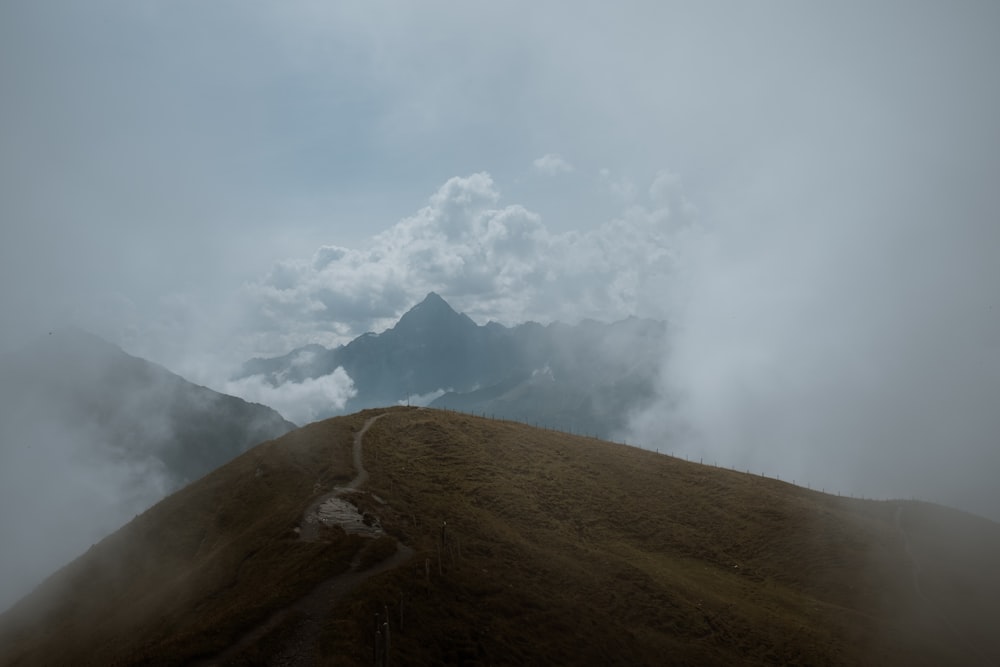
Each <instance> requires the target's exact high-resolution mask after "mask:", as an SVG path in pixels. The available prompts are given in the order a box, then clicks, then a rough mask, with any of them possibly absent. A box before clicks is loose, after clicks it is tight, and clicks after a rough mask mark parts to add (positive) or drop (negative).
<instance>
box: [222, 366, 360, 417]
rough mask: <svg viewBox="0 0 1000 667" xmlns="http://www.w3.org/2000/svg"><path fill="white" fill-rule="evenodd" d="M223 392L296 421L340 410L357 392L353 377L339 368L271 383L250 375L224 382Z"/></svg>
mask: <svg viewBox="0 0 1000 667" xmlns="http://www.w3.org/2000/svg"><path fill="white" fill-rule="evenodd" d="M225 390H226V393H228V394H232V395H234V396H240V397H241V398H243V399H245V400H247V401H252V402H254V403H263V404H264V405H267V406H270V407H272V408H274V409H275V410H277V411H278V412H280V413H281V414H282V415H283V416H284V417H285V419H288V420H290V421H292V422H295V423H296V424H300V425H301V424H308V423H309V422H313V421H316V419H318V418H319V416H320V415H322V414H329V413H330V412H332V411H336V410H342V409H343V408H344V405H345V404H346V403H347V401H348V400H350V399H351V397H353V396H354V395H355V394H356V393H357V392H356V390H355V389H354V381H353V380H351V378H350V376H349V375H348V374H347V372H346V371H345V370H344V369H343V368H339V367H338V368H337V369H335V370H334V371H333V372H332V373H330V374H329V375H324V376H322V377H318V378H307V379H306V380H303V381H302V382H285V383H282V384H279V385H277V386H274V385H272V384H270V383H269V382H268V381H267V380H266V378H265V377H264V376H263V375H252V376H250V377H246V378H241V379H239V380H231V381H230V382H228V383H227V384H226V387H225Z"/></svg>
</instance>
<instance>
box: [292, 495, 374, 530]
mask: <svg viewBox="0 0 1000 667" xmlns="http://www.w3.org/2000/svg"><path fill="white" fill-rule="evenodd" d="M305 521H306V523H307V524H314V525H316V524H321V525H324V526H340V527H341V528H343V529H344V532H346V533H349V534H355V535H363V536H365V537H378V536H380V535H382V534H383V531H382V525H381V524H380V523H379V520H378V518H377V517H375V516H373V515H372V514H369V513H368V512H365V513H362V512H361V511H360V510H359V509H358V508H357V506H356V505H354V503H352V502H351V501H349V500H347V499H346V498H343V497H341V496H333V497H331V498H327V499H325V500H323V501H322V502H321V503H320V504H319V505H318V506H317V507H316V508H315V509H314V511H312V512H309V513H308V514H307V515H306V517H305Z"/></svg>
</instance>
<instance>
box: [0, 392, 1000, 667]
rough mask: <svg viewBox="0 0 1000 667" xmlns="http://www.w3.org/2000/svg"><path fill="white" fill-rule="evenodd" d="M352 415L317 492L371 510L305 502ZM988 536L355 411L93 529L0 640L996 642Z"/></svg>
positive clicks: (899, 647) (694, 467)
mask: <svg viewBox="0 0 1000 667" xmlns="http://www.w3.org/2000/svg"><path fill="white" fill-rule="evenodd" d="M380 414H381V415H383V416H382V417H380V418H379V419H378V420H376V421H374V422H371V423H370V424H368V422H369V420H371V418H372V417H374V416H377V415H380ZM366 424H368V425H369V429H368V431H367V432H366V433H365V434H364V436H363V440H362V444H363V457H364V466H365V468H367V471H368V473H369V474H370V478H369V479H368V480H366V481H364V480H361V481H362V483H361V485H360V488H359V489H358V490H356V491H353V492H352V491H347V490H343V489H341V490H340V491H336V492H335V493H336V495H337V496H338V497H339V499H338V500H334V501H331V502H334V503H341V505H343V504H344V501H345V500H349V501H350V502H351V503H353V504H354V505H356V506H357V507H358V508H359V510H360V514H361V515H364V520H363V521H361V517H358V519H359V522H358V524H357V525H358V526H360V529H361V530H362V531H363V532H364V531H369V532H366V533H365V534H356V533H353V532H352V533H348V532H345V531H344V530H342V529H341V528H339V527H323V526H316V525H312V524H308V523H304V522H303V515H304V513H306V511H307V509H308V508H310V507H311V506H319V502H318V501H321V500H322V501H327V500H328V498H329V497H331V494H332V493H333V492H334V489H335V487H343V486H345V485H347V484H348V482H349V481H350V480H351V479H353V478H354V474H355V470H354V466H353V465H352V458H351V456H352V443H353V441H354V439H355V436H356V435H357V434H358V433H359V431H361V430H362V428H363V427H364V426H365V425H366ZM324 506H325V505H324ZM373 518H374V519H377V521H373ZM445 522H447V525H446V526H444V525H443V524H444V523H445ZM379 524H380V525H381V529H382V531H384V532H382V531H380V530H379ZM345 525H346V524H345ZM352 530H353V528H352ZM998 561H1000V526H998V525H997V524H995V523H992V522H989V521H986V520H984V519H980V518H977V517H973V516H970V515H966V514H962V513H960V512H957V511H953V510H948V509H945V508H941V507H937V506H932V505H926V504H922V503H914V502H895V501H894V502H882V501H861V500H854V499H847V498H838V497H835V496H829V495H824V494H821V493H818V492H815V491H809V490H806V489H802V488H799V487H795V486H792V485H790V484H786V483H783V482H779V481H775V480H771V479H766V478H761V477H758V476H753V475H746V474H742V473H736V472H732V471H728V470H723V469H717V468H713V467H709V466H702V465H698V464H694V463H688V462H686V461H682V460H678V459H675V458H672V457H668V456H662V455H658V454H656V453H653V452H649V451H644V450H639V449H635V448H632V447H627V446H624V445H615V444H610V443H606V442H601V441H597V440H592V439H588V438H582V437H576V436H569V435H565V434H562V433H554V432H550V431H545V430H541V429H536V428H531V427H528V426H524V425H520V424H514V423H505V422H495V421H490V420H486V419H480V418H475V417H470V416H466V415H461V414H454V413H447V412H441V411H435V410H420V409H407V408H396V409H391V410H381V411H378V410H376V411H366V412H363V413H359V414H356V415H351V416H348V417H340V418H336V419H331V420H328V421H324V422H320V423H316V424H312V425H310V426H307V427H305V428H302V429H299V430H297V431H294V432H292V433H290V434H288V435H286V436H284V437H282V438H280V439H278V440H274V441H270V442H267V443H264V444H263V445H260V446H258V447H257V448H255V449H253V450H251V451H249V452H247V453H246V454H244V455H242V456H241V457H239V458H237V459H236V460H234V461H232V462H231V463H229V464H228V465H226V466H224V467H222V468H220V469H219V470H216V471H215V472H213V473H212V474H210V475H208V476H207V477H205V478H203V479H201V480H199V481H198V482H196V483H194V484H192V485H190V486H188V487H187V488H185V489H183V490H182V491H180V492H179V493H177V494H174V495H173V496H170V497H169V498H167V499H166V500H164V501H163V502H161V503H160V504H158V505H156V506H155V507H153V508H152V509H150V510H149V511H148V512H146V513H145V514H143V515H141V516H139V517H137V518H136V519H135V520H133V521H132V522H131V523H129V524H128V525H127V526H125V527H124V528H122V529H121V530H120V531H118V532H117V533H115V534H114V535H112V536H111V537H109V538H107V539H106V540H104V541H103V542H101V543H100V544H98V545H96V546H94V547H93V548H92V549H91V550H90V551H88V552H87V553H86V554H85V555H84V556H82V557H81V558H79V559H78V560H76V561H75V562H74V563H72V564H71V565H70V566H68V567H66V568H65V569H63V570H62V571H60V572H59V573H57V574H56V575H55V576H53V577H52V578H50V579H49V580H48V581H47V582H46V583H45V584H44V585H43V586H41V587H40V588H39V589H38V590H37V591H36V592H35V593H34V594H33V595H32V596H29V597H28V598H25V599H24V600H22V601H21V602H20V603H19V604H18V605H16V606H15V607H14V608H13V609H11V610H10V611H9V612H7V613H6V614H4V615H2V616H0V665H114V664H148V665H177V664H190V663H195V664H205V665H207V664H232V665H243V664H246V665H250V664H284V665H293V664H338V665H339V664H344V665H352V664H353V665H371V664H373V662H374V653H375V651H376V646H378V649H377V650H378V652H379V654H383V653H384V654H385V655H386V657H387V659H386V660H385V661H384V662H385V664H389V665H425V664H427V665H429V664H449V665H450V664H482V665H488V664H492V665H507V664H602V665H603V664H629V665H636V664H691V665H713V664H717V665H733V664H750V665H752V664H800V665H827V664H829V665H864V664H869V665H949V664H955V665H975V664H983V665H989V664H1000V637H998V636H997V633H996V632H995V630H994V629H995V628H996V627H998V625H1000V574H997V573H996V572H995V571H994V568H993V567H992V566H993V565H994V564H995V563H997V562H998ZM387 618H388V629H389V633H388V634H389V637H388V641H385V639H384V638H382V639H380V640H378V641H376V635H375V628H376V625H377V624H378V625H380V626H381V627H383V628H384V627H385V626H384V624H385V623H386V619H387ZM379 636H380V637H382V635H381V634H380V635H379ZM385 647H387V648H385Z"/></svg>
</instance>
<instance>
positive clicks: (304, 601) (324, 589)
mask: <svg viewBox="0 0 1000 667" xmlns="http://www.w3.org/2000/svg"><path fill="white" fill-rule="evenodd" d="M384 416H385V414H384V413H383V414H381V415H376V416H375V417H372V418H370V419H368V421H366V422H365V425H364V426H363V427H362V428H361V430H360V431H358V432H357V433H356V434H355V436H354V447H353V459H354V473H355V474H354V478H353V479H352V480H351V481H350V482H349V483H348V484H347V485H346V486H342V487H337V488H336V489H334V490H333V491H332V492H330V493H327V494H325V495H323V496H322V497H321V498H319V499H318V500H316V501H315V502H313V503H312V504H310V505H309V507H308V508H307V509H306V511H305V513H304V514H303V515H302V525H301V532H300V534H299V535H300V539H302V540H306V541H316V540H318V539H319V525H320V522H319V519H318V513H319V511H320V509H321V506H322V505H323V503H325V502H327V501H329V500H331V499H334V498H339V497H340V496H342V495H344V494H348V493H351V492H353V491H356V490H357V489H359V488H360V487H361V485H363V484H364V483H365V482H367V481H368V471H367V470H365V467H364V463H363V461H362V453H363V451H362V450H363V439H364V435H365V433H366V432H367V431H368V429H369V428H370V427H371V425H372V424H374V423H375V422H376V421H377V420H378V419H381V418H382V417H384ZM312 519H315V520H312ZM412 556H413V549H411V548H410V547H408V546H406V545H405V544H402V543H399V542H397V544H396V551H395V553H393V554H392V555H391V556H389V557H388V558H385V559H383V560H382V561H380V562H378V563H376V564H375V565H372V566H371V567H369V568H368V569H365V570H359V569H358V568H359V567H360V566H361V564H360V559H361V553H360V552H359V553H358V554H357V555H356V556H355V557H354V560H353V561H352V562H351V565H350V568H349V569H348V570H347V571H346V572H343V573H341V574H339V575H337V576H335V577H331V578H330V579H327V580H326V581H324V582H322V583H321V584H319V585H318V586H317V587H316V588H314V589H313V590H312V591H311V592H310V593H308V594H306V595H305V596H303V597H301V598H299V600H297V601H296V602H295V603H293V604H291V605H289V606H288V607H285V608H283V609H279V610H277V611H275V612H274V613H272V614H271V615H270V616H269V617H268V618H266V619H265V620H264V621H263V622H261V623H258V624H257V625H256V626H254V627H253V628H252V629H251V630H250V631H248V632H247V633H245V634H244V635H243V636H241V637H240V638H239V639H238V640H237V641H236V642H235V643H233V644H232V645H231V646H230V647H229V648H227V649H226V650H224V651H223V652H222V653H219V654H218V655H216V656H214V657H213V658H210V659H207V660H201V661H198V662H195V663H192V664H194V665H199V666H200V667H209V666H214V665H224V664H226V663H227V662H229V661H231V660H233V659H234V658H237V657H238V656H239V655H240V654H241V653H242V652H244V651H245V650H247V649H248V648H250V647H251V646H253V645H254V644H256V643H257V642H259V641H261V640H262V639H263V638H264V637H266V636H267V635H268V634H269V633H270V632H272V631H273V630H274V629H275V628H277V627H278V626H279V625H280V624H281V623H282V622H283V621H285V619H287V618H288V617H289V616H290V615H291V614H293V613H296V612H298V613H299V614H302V615H303V616H304V618H303V620H302V621H301V622H300V623H299V624H298V625H297V626H296V628H295V629H294V631H293V632H292V634H291V637H290V638H289V640H288V641H287V642H286V644H285V646H284V648H283V649H282V650H281V651H280V652H279V653H277V654H276V655H274V656H273V657H272V658H271V660H270V661H269V664H271V665H281V666H288V667H290V666H293V665H312V664H314V658H315V654H314V647H315V645H316V642H317V641H318V640H319V636H320V632H321V630H322V629H323V624H324V622H325V619H327V618H328V617H329V616H330V612H331V610H332V609H333V608H334V606H336V604H337V603H338V602H339V601H340V600H342V599H343V598H344V597H345V596H346V595H347V594H349V593H350V592H351V591H353V590H354V589H355V588H357V587H358V586H360V585H361V584H363V583H364V582H365V581H367V580H368V579H369V578H371V577H373V576H375V575H377V574H381V573H383V572H388V571H389V570H392V569H395V568H397V567H399V566H400V565H402V564H403V563H405V562H406V561H407V560H409V559H410V557H412Z"/></svg>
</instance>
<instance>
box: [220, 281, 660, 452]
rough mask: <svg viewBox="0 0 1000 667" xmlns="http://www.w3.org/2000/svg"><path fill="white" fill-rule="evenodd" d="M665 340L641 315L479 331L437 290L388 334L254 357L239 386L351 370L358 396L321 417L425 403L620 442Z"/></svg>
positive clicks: (646, 394) (648, 396) (647, 394)
mask: <svg viewBox="0 0 1000 667" xmlns="http://www.w3.org/2000/svg"><path fill="white" fill-rule="evenodd" d="M665 338H666V325H665V324H664V323H663V322H657V321H653V320H644V319H637V318H629V319H626V320H622V321H620V322H615V323H613V324H604V323H600V322H596V321H593V320H585V321H583V322H581V323H579V324H577V325H575V326H571V325H567V324H561V323H554V324H550V325H548V326H542V325H541V324H537V323H534V322H528V323H525V324H520V325H517V326H514V327H505V326H503V325H500V324H497V323H496V322H488V323H487V324H484V325H477V324H476V323H475V322H473V321H472V320H471V319H470V318H469V317H468V316H466V315H465V314H462V313H458V312H455V310H454V309H453V308H452V307H451V306H450V305H448V303H447V302H446V301H445V300H444V299H443V298H441V297H440V296H439V295H437V294H435V293H433V292H431V293H430V294H428V295H427V297H426V298H425V299H424V300H423V301H422V302H421V303H419V304H417V305H416V306H415V307H413V308H412V309H411V310H410V311H408V312H407V313H406V314H404V315H403V316H402V317H401V318H400V320H399V322H397V323H396V325H395V326H394V327H392V328H391V329H389V330H387V331H384V332H382V333H380V334H375V333H367V334H364V335H362V336H359V337H358V338H356V339H354V340H353V341H351V342H349V343H347V344H346V345H342V346H340V347H337V348H334V349H328V348H325V347H323V346H321V345H307V346H304V347H300V348H297V349H295V350H292V351H291V352H289V353H288V354H286V355H283V356H280V357H274V358H267V359H261V358H256V359H252V360H250V361H248V362H246V363H245V364H244V365H243V367H242V368H241V370H240V373H239V374H237V376H236V378H234V379H236V380H239V379H243V378H247V377H252V376H261V377H263V378H264V379H265V380H266V382H268V383H269V384H271V385H272V386H275V387H278V386H281V385H282V384H284V383H288V382H303V381H305V380H307V379H311V378H319V377H323V376H325V375H329V374H331V373H333V372H334V371H335V370H336V369H337V368H342V369H343V370H344V371H345V372H346V373H347V374H348V375H349V376H350V378H351V379H352V381H353V382H354V387H355V389H356V391H357V393H356V395H355V396H354V397H353V398H351V399H349V400H348V402H347V404H346V405H345V406H344V407H343V408H342V409H340V410H337V409H335V408H334V407H331V409H330V410H329V411H328V412H327V413H325V414H323V415H320V416H321V417H327V416H334V415H336V414H342V413H350V412H354V411H357V410H361V409H364V408H369V407H379V406H385V405H393V404H398V403H406V402H408V401H416V402H420V403H429V405H431V406H433V407H440V408H452V409H459V410H464V411H467V412H476V413H483V414H487V415H493V416H496V417H503V418H506V419H512V420H517V421H522V422H526V423H533V424H538V425H544V426H548V427H551V428H558V429H561V430H567V431H571V432H576V433H585V434H590V435H597V436H599V437H610V436H612V435H613V434H614V433H615V432H617V431H618V430H620V429H622V428H623V427H624V426H625V423H626V420H627V418H628V414H629V412H630V411H633V410H637V409H640V408H642V407H643V406H644V405H646V404H647V403H648V402H649V401H651V400H652V398H653V392H654V383H655V380H656V373H657V369H659V367H660V365H661V361H662V355H663V353H664V349H665V342H666V341H665Z"/></svg>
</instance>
